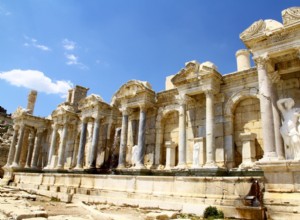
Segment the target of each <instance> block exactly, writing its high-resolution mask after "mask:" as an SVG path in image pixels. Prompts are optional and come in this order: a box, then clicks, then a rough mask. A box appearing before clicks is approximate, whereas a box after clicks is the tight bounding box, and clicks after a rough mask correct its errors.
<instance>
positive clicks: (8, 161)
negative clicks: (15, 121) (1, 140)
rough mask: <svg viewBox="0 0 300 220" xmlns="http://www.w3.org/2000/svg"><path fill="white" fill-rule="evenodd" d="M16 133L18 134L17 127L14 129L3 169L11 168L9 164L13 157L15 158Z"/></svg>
mask: <svg viewBox="0 0 300 220" xmlns="http://www.w3.org/2000/svg"><path fill="white" fill-rule="evenodd" d="M18 133H19V126H15V127H14V134H13V139H12V142H11V144H10V148H9V153H8V157H7V163H6V165H5V166H4V167H9V166H11V164H12V162H13V160H14V156H15V152H16V143H17V138H18Z"/></svg>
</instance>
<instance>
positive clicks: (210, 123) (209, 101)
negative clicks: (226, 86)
mask: <svg viewBox="0 0 300 220" xmlns="http://www.w3.org/2000/svg"><path fill="white" fill-rule="evenodd" d="M205 95H206V163H205V165H204V167H206V168H216V167H217V165H216V161H215V158H216V152H215V147H216V146H215V134H214V125H215V121H214V94H213V92H212V91H211V90H208V91H206V92H205Z"/></svg>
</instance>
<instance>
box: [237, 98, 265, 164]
mask: <svg viewBox="0 0 300 220" xmlns="http://www.w3.org/2000/svg"><path fill="white" fill-rule="evenodd" d="M233 133H234V136H233V137H234V158H235V165H236V166H239V165H240V164H241V163H242V162H243V157H245V155H244V156H243V141H242V138H241V135H243V134H253V136H254V137H255V139H254V140H253V141H254V144H253V146H254V147H255V151H253V152H255V155H253V157H254V158H255V160H259V159H261V158H262V157H263V148H262V146H263V143H262V126H261V115H260V103H259V99H258V98H256V97H245V98H244V99H240V100H239V101H238V102H237V103H236V105H235V109H234V111H233ZM244 154H245V152H244ZM247 156H248V157H250V155H247Z"/></svg>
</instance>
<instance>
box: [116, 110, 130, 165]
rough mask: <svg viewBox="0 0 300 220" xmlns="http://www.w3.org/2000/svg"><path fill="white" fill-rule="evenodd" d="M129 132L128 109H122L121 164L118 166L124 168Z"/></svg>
mask: <svg viewBox="0 0 300 220" xmlns="http://www.w3.org/2000/svg"><path fill="white" fill-rule="evenodd" d="M127 132H128V109H127V108H126V109H123V111H122V128H121V141H120V151H119V164H118V168H124V167H125V162H126V148H127Z"/></svg>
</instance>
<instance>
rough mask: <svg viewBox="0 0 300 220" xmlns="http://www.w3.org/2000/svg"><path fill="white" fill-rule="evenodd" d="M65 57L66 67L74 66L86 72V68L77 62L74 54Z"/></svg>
mask: <svg viewBox="0 0 300 220" xmlns="http://www.w3.org/2000/svg"><path fill="white" fill-rule="evenodd" d="M65 57H66V58H67V62H66V64H67V65H70V66H71V65H75V66H78V67H79V68H80V69H83V70H86V69H88V67H87V66H86V65H84V64H83V63H81V62H79V57H78V56H76V55H75V54H68V53H66V54H65Z"/></svg>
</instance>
